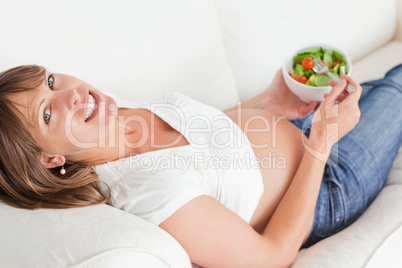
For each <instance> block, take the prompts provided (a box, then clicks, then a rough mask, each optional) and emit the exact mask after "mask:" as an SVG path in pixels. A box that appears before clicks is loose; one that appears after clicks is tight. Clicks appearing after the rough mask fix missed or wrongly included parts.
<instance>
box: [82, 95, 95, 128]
mask: <svg viewBox="0 0 402 268" xmlns="http://www.w3.org/2000/svg"><path fill="white" fill-rule="evenodd" d="M97 108H98V105H97V100H96V96H93V95H92V93H89V94H88V103H87V111H86V114H85V119H84V120H85V122H87V121H88V120H89V119H91V118H92V117H95V115H96V114H97V113H96V111H97Z"/></svg>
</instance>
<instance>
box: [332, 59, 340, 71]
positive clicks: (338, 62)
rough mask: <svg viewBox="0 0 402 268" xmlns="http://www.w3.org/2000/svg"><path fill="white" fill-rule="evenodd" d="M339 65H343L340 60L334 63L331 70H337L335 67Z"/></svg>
mask: <svg viewBox="0 0 402 268" xmlns="http://www.w3.org/2000/svg"><path fill="white" fill-rule="evenodd" d="M338 64H342V62H341V61H339V60H336V61H334V63H332V66H331V68H332V69H333V68H335V66H336V65H338Z"/></svg>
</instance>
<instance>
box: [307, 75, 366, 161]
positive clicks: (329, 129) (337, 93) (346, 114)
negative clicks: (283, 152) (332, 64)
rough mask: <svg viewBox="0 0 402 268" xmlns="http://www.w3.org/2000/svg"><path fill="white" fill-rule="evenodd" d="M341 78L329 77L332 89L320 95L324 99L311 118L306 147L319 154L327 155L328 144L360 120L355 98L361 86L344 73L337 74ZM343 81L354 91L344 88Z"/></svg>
mask: <svg viewBox="0 0 402 268" xmlns="http://www.w3.org/2000/svg"><path fill="white" fill-rule="evenodd" d="M341 78H342V81H341V82H340V83H339V84H337V83H336V82H335V81H333V80H330V82H329V85H330V86H332V87H333V88H332V90H331V92H330V93H329V94H325V95H324V98H325V99H324V101H322V102H321V104H320V106H319V107H318V110H317V111H316V113H315V114H314V116H313V119H312V126H311V132H310V138H309V141H308V146H309V147H310V148H311V149H314V151H315V152H320V153H321V154H323V155H329V153H330V150H331V147H332V146H333V145H334V144H335V143H336V142H338V141H339V140H340V139H341V138H342V137H343V136H345V135H346V133H348V132H349V131H351V130H352V129H353V128H354V127H355V126H356V125H357V123H358V122H359V119H360V109H359V105H358V101H359V99H360V96H361V93H362V88H361V86H360V85H359V84H358V83H356V82H355V81H354V80H353V79H352V78H351V77H349V76H347V75H341ZM347 82H349V83H350V84H352V85H354V86H355V88H356V90H355V91H354V92H352V93H348V92H347V91H346V85H347Z"/></svg>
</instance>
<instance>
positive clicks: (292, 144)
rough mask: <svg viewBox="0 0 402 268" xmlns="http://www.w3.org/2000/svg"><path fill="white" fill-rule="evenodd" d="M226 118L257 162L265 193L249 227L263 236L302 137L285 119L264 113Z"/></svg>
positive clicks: (253, 111)
mask: <svg viewBox="0 0 402 268" xmlns="http://www.w3.org/2000/svg"><path fill="white" fill-rule="evenodd" d="M227 115H228V116H229V117H230V118H231V119H232V120H233V121H234V122H235V123H236V124H237V125H238V126H239V127H240V128H241V129H242V130H243V132H244V133H245V134H246V136H247V137H248V139H249V141H250V143H251V146H252V147H253V150H254V153H255V156H256V157H257V159H259V161H258V162H259V165H260V170H261V175H262V178H263V182H264V193H263V195H262V197H261V199H260V202H259V204H258V206H257V209H256V210H255V212H254V214H253V217H252V219H251V221H250V225H251V226H252V227H253V228H254V229H255V230H256V231H258V232H259V233H262V232H263V230H264V228H265V227H266V225H267V223H268V221H269V220H270V218H271V216H272V214H273V213H274V211H275V208H276V207H277V206H278V204H279V201H280V200H281V198H282V197H283V195H284V193H285V191H286V189H287V187H288V185H289V183H290V182H291V180H292V178H293V177H294V175H295V173H296V170H297V168H298V166H299V164H300V161H301V159H302V156H303V152H304V147H303V142H302V138H304V137H303V136H304V134H303V133H302V132H301V131H300V129H299V128H297V127H296V126H294V125H293V124H292V123H291V122H289V121H288V120H286V119H284V117H280V116H278V115H276V114H274V113H271V112H269V111H266V110H260V109H245V110H242V111H240V112H238V111H231V112H228V113H227Z"/></svg>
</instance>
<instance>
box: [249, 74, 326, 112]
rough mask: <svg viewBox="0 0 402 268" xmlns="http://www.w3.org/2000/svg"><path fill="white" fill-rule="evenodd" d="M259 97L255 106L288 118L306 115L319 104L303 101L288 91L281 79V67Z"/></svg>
mask: <svg viewBox="0 0 402 268" xmlns="http://www.w3.org/2000/svg"><path fill="white" fill-rule="evenodd" d="M260 97H261V98H260V100H261V102H260V103H259V105H258V107H257V108H260V109H265V110H269V111H271V112H274V113H276V114H278V115H285V116H286V119H288V120H292V119H299V118H303V117H306V116H307V115H309V114H310V113H311V112H312V111H314V110H315V109H316V108H317V107H318V105H319V104H317V102H315V101H313V102H310V103H307V102H304V101H302V100H301V99H300V98H299V97H298V96H296V95H295V94H294V93H293V92H292V91H290V89H289V88H288V86H287V85H286V83H285V80H284V79H283V75H282V69H279V70H278V71H277V72H276V74H275V77H274V79H273V80H272V83H271V84H270V85H269V87H268V88H267V89H266V90H265V91H264V92H263V93H261V95H260Z"/></svg>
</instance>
